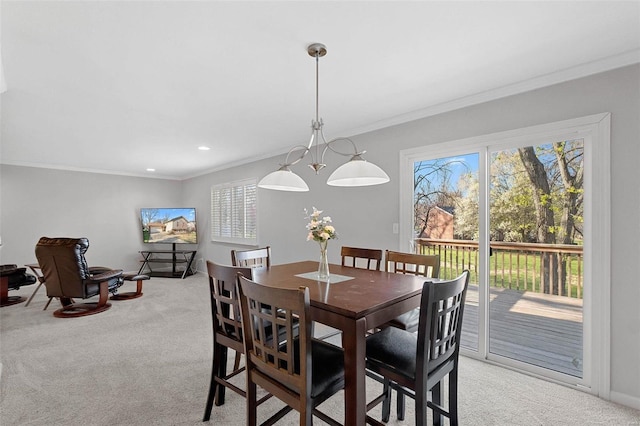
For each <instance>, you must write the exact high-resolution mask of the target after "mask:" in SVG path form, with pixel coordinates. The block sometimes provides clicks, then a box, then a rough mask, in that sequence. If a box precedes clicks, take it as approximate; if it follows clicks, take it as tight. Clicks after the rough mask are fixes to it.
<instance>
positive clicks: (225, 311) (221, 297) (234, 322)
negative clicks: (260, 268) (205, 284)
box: [207, 261, 252, 345]
mask: <svg viewBox="0 0 640 426" xmlns="http://www.w3.org/2000/svg"><path fill="white" fill-rule="evenodd" d="M207 272H208V274H209V290H210V291H209V293H210V297H211V308H212V312H211V314H212V317H213V331H214V333H218V334H219V335H223V336H225V337H227V338H228V339H231V340H234V341H236V342H238V343H239V344H240V345H242V343H243V342H242V319H241V318H242V316H241V312H240V301H239V299H238V293H237V287H236V281H237V277H238V274H239V273H240V274H242V275H243V276H246V277H249V278H251V277H252V271H251V268H241V267H235V266H224V265H219V264H217V263H214V262H211V261H207Z"/></svg>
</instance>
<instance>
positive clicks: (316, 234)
mask: <svg viewBox="0 0 640 426" xmlns="http://www.w3.org/2000/svg"><path fill="white" fill-rule="evenodd" d="M304 213H305V214H306V215H307V216H306V217H305V218H306V219H308V220H309V223H308V224H307V230H308V231H309V233H308V234H307V241H311V240H313V241H317V242H319V243H322V242H325V241H327V240H331V239H335V238H338V234H337V233H336V229H335V228H334V227H333V226H332V225H331V217H330V216H324V217H322V218H321V217H320V215H321V214H322V210H318V209H316V208H315V207H314V208H313V213H311V214H309V213H308V212H307V209H304Z"/></svg>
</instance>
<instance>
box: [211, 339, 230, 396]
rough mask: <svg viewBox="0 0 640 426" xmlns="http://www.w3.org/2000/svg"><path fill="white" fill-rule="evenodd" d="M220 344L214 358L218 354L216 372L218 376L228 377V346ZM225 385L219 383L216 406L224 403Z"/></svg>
mask: <svg viewBox="0 0 640 426" xmlns="http://www.w3.org/2000/svg"><path fill="white" fill-rule="evenodd" d="M217 346H218V350H217V351H216V353H215V354H214V355H213V357H214V359H215V358H216V355H218V357H217V358H218V368H217V369H216V370H214V371H215V374H217V375H218V377H226V375H227V353H228V350H227V347H226V346H222V345H217ZM225 389H226V388H225V387H224V386H222V385H221V384H218V385H217V387H216V401H215V402H216V406H220V405H224V394H225Z"/></svg>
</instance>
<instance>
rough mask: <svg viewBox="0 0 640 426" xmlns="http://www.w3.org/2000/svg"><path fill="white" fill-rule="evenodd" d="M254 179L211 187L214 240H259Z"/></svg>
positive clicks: (254, 242)
mask: <svg viewBox="0 0 640 426" xmlns="http://www.w3.org/2000/svg"><path fill="white" fill-rule="evenodd" d="M257 195H258V192H257V186H256V180H255V179H248V180H243V181H238V182H231V183H225V184H221V185H214V186H213V187H211V241H221V242H225V243H237V244H248V245H257V244H258V210H257V207H258V204H257V201H258V197H257Z"/></svg>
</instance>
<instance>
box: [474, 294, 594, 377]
mask: <svg viewBox="0 0 640 426" xmlns="http://www.w3.org/2000/svg"><path fill="white" fill-rule="evenodd" d="M466 302H467V303H466V306H465V311H464V320H463V327H462V344H463V346H467V347H470V348H473V349H477V347H478V286H477V285H469V290H468V292H467V301H466ZM490 310H491V311H490V312H491V313H490V317H489V323H490V326H489V328H490V331H489V351H490V352H491V353H494V354H497V355H501V356H505V357H509V358H513V359H517V360H519V361H523V362H527V363H530V364H533V365H537V366H540V367H544V368H548V369H551V370H554V371H558V372H561V373H565V374H569V375H572V376H576V377H582V328H583V323H582V300H581V299H571V298H568V297H560V296H552V295H544V294H538V293H531V292H525V293H522V292H518V291H515V290H509V289H499V288H491V292H490Z"/></svg>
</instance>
